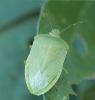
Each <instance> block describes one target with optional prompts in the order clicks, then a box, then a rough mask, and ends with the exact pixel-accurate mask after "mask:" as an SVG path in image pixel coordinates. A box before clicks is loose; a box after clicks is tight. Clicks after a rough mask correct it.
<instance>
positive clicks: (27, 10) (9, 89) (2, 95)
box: [0, 0, 43, 100]
mask: <svg viewBox="0 0 95 100" xmlns="http://www.w3.org/2000/svg"><path fill="white" fill-rule="evenodd" d="M42 4H43V0H0V100H42V97H36V96H32V95H31V94H30V93H29V91H28V89H27V87H26V84H25V79H24V60H26V58H27V56H28V53H29V50H30V48H29V45H30V44H31V40H32V38H33V36H34V35H35V33H36V26H37V21H38V17H39V13H40V8H41V5H42Z"/></svg>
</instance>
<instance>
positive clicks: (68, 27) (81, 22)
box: [61, 21, 87, 33]
mask: <svg viewBox="0 0 95 100" xmlns="http://www.w3.org/2000/svg"><path fill="white" fill-rule="evenodd" d="M83 23H87V21H78V22H76V23H74V24H71V25H68V26H67V27H66V28H65V29H63V30H61V33H62V32H65V31H67V30H68V29H70V28H71V27H73V26H76V25H78V24H83Z"/></svg>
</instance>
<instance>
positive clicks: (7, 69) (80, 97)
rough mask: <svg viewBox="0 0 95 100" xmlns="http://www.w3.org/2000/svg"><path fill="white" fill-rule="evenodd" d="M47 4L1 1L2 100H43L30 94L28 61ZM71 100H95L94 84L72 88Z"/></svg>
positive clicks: (35, 1)
mask: <svg viewBox="0 0 95 100" xmlns="http://www.w3.org/2000/svg"><path fill="white" fill-rule="evenodd" d="M43 2H44V0H0V100H43V98H42V96H40V97H37V96H33V95H31V94H30V93H29V91H28V89H27V87H26V84H25V79H24V61H25V60H26V58H27V56H28V54H29V51H30V48H29V46H30V45H31V44H32V41H33V37H34V35H35V34H36V31H37V21H38V18H39V14H40V10H41V6H42V4H43ZM72 88H73V90H74V91H75V92H76V93H77V96H73V95H70V100H95V80H90V81H87V80H85V81H83V82H81V83H80V84H78V85H76V84H74V85H72Z"/></svg>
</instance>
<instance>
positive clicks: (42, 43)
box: [25, 34, 68, 95]
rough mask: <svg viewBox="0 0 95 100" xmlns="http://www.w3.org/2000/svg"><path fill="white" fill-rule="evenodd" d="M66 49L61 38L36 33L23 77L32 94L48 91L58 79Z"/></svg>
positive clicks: (65, 44) (66, 46)
mask: <svg viewBox="0 0 95 100" xmlns="http://www.w3.org/2000/svg"><path fill="white" fill-rule="evenodd" d="M67 50H68V45H67V43H66V42H65V41H64V40H62V39H61V38H57V37H53V36H50V35H49V34H48V35H45V34H42V35H37V36H36V37H35V40H34V42H33V45H32V48H31V51H30V54H29V56H28V58H27V60H26V64H25V79H26V84H27V87H28V89H29V90H30V92H31V93H32V94H35V95H41V94H44V93H46V92H47V91H49V90H50V89H51V88H52V87H53V86H54V85H55V83H56V82H57V80H58V79H59V77H60V75H61V72H62V69H63V63H64V60H65V58H66V54H67Z"/></svg>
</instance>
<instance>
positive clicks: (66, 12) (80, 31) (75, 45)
mask: <svg viewBox="0 0 95 100" xmlns="http://www.w3.org/2000/svg"><path fill="white" fill-rule="evenodd" d="M94 9H95V2H94V1H91V2H90V1H87V0H84V1H72V0H67V1H66V0H59V1H57V0H56V1H54V0H48V1H47V2H46V4H45V5H44V6H43V8H42V12H41V17H40V22H39V27H38V33H39V34H48V33H49V32H50V31H51V30H52V29H55V28H57V29H59V30H60V31H62V30H63V29H64V30H65V29H66V28H67V27H69V26H71V25H72V27H69V28H67V30H66V31H64V32H62V34H61V37H62V38H63V40H65V41H66V42H67V43H68V44H69V46H70V50H69V53H68V55H67V58H66V60H65V64H64V69H65V70H66V71H67V73H66V72H65V71H64V70H63V72H62V75H61V77H60V79H59V81H58V82H57V83H56V85H55V86H54V87H53V88H52V89H51V90H50V91H49V92H48V93H46V94H45V95H44V99H45V100H69V94H74V92H73V90H72V85H73V84H78V83H80V82H81V81H82V80H84V79H89V78H94V77H95V67H94V65H95V27H94V26H95V13H94ZM76 23H77V24H76ZM75 24H76V25H75Z"/></svg>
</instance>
